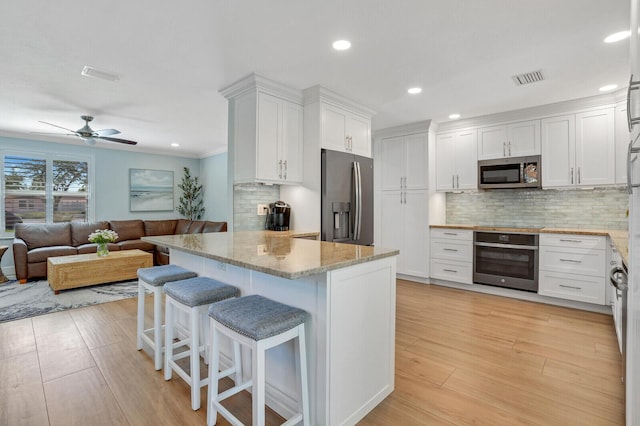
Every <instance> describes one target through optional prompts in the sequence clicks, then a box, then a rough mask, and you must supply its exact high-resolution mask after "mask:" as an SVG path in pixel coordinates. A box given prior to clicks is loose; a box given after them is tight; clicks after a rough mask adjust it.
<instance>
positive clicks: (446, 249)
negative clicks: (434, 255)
mask: <svg viewBox="0 0 640 426" xmlns="http://www.w3.org/2000/svg"><path fill="white" fill-rule="evenodd" d="M442 250H444V251H458V249H451V248H443V249H442Z"/></svg>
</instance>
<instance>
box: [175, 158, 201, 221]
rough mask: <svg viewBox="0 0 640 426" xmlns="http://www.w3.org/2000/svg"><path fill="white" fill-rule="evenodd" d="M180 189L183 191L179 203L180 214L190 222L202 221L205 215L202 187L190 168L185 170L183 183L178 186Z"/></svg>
mask: <svg viewBox="0 0 640 426" xmlns="http://www.w3.org/2000/svg"><path fill="white" fill-rule="evenodd" d="M178 188H180V189H181V190H182V195H181V196H180V201H179V203H178V213H180V214H181V215H183V216H184V217H185V218H187V219H189V220H198V219H200V218H201V217H202V214H203V213H204V205H203V201H202V193H203V190H202V185H201V184H200V183H199V182H198V177H197V176H191V171H190V170H189V168H188V167H185V168H184V175H183V176H182V182H180V183H179V184H178Z"/></svg>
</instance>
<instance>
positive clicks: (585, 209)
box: [446, 188, 629, 229]
mask: <svg viewBox="0 0 640 426" xmlns="http://www.w3.org/2000/svg"><path fill="white" fill-rule="evenodd" d="M628 206H629V195H628V194H627V192H626V189H625V188H602V189H584V190H574V189H571V190H527V189H498V190H490V191H471V192H464V193H460V194H454V193H447V199H446V220H447V223H448V224H473V225H486V226H514V227H527V226H531V227H550V228H566V227H568V228H587V229H627V227H628V226H627V209H628Z"/></svg>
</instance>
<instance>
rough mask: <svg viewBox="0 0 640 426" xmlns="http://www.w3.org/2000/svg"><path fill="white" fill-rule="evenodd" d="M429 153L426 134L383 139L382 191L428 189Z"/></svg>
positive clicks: (381, 148) (381, 150)
mask: <svg viewBox="0 0 640 426" xmlns="http://www.w3.org/2000/svg"><path fill="white" fill-rule="evenodd" d="M427 152H428V145H427V134H426V133H418V134H413V135H406V136H397V137H393V138H385V139H382V142H381V147H380V154H381V165H382V190H396V189H423V188H427V186H428V179H429V175H428V168H427V164H428V161H427Z"/></svg>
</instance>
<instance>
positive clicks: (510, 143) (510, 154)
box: [509, 141, 511, 157]
mask: <svg viewBox="0 0 640 426" xmlns="http://www.w3.org/2000/svg"><path fill="white" fill-rule="evenodd" d="M509 157H511V141H509Z"/></svg>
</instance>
